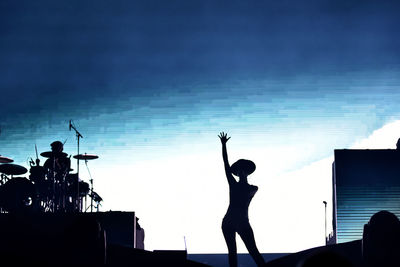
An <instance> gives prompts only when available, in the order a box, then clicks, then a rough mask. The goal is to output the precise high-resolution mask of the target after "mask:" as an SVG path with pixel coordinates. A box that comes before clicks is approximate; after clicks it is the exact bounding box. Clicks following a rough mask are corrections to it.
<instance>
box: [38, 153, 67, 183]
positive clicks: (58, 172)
mask: <svg viewBox="0 0 400 267" xmlns="http://www.w3.org/2000/svg"><path fill="white" fill-rule="evenodd" d="M70 165H71V161H70V159H69V158H67V157H65V156H64V157H63V156H60V157H57V158H55V157H51V158H49V159H47V160H46V162H45V163H44V165H43V167H44V169H45V170H46V171H47V172H48V174H49V176H48V178H50V179H53V177H54V178H55V179H56V180H62V179H63V176H64V175H65V174H66V173H67V172H68V170H69V167H70Z"/></svg>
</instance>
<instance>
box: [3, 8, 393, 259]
mask: <svg viewBox="0 0 400 267" xmlns="http://www.w3.org/2000/svg"><path fill="white" fill-rule="evenodd" d="M397 10H398V4H397V3H396V2H394V1H384V2H381V1H363V3H362V4H360V3H359V2H358V1H296V2H295V3H294V2H293V1H279V3H278V2H276V1H264V2H262V3H261V2H256V1H246V2H236V1H229V3H228V2H227V1H220V2H218V3H216V2H215V1H190V2H189V1H168V3H167V2H164V1H145V2H144V1H143V2H137V1H113V2H112V3H111V2H108V1H87V2H85V3H82V2H81V1H68V2H65V3H59V2H53V1H34V2H33V1H2V2H1V3H0V25H2V26H1V27H0V34H1V40H2V41H1V42H0V71H1V73H2V78H1V80H0V88H1V96H0V111H1V112H0V114H1V115H0V116H1V120H0V126H1V129H2V132H1V135H0V148H1V150H0V154H2V155H5V156H9V157H12V158H14V159H15V161H16V163H18V164H21V165H24V166H26V167H28V166H29V165H28V163H27V159H28V158H30V157H33V158H34V156H35V153H34V145H35V144H37V146H38V149H39V152H43V151H47V150H49V149H50V147H49V144H50V143H51V142H52V141H54V140H61V141H65V140H67V142H66V145H65V151H66V152H67V153H68V154H71V155H74V154H76V140H75V138H74V133H73V132H69V131H68V121H69V120H71V119H72V120H73V121H74V123H75V125H76V127H77V128H78V130H79V131H80V132H81V133H82V135H83V136H84V138H83V139H82V140H81V151H82V152H87V153H94V154H98V155H99V156H100V158H99V159H98V160H96V161H90V162H89V163H88V166H89V168H90V171H91V173H92V175H93V178H94V183H95V184H94V185H95V190H96V191H97V192H98V193H99V194H100V195H101V196H102V197H103V198H104V200H105V201H104V203H103V207H102V210H103V211H105V210H110V209H112V210H127V211H135V212H136V213H137V216H138V217H139V218H140V223H141V224H142V226H143V227H144V228H145V229H146V248H147V249H183V248H184V242H183V236H186V240H187V242H188V244H187V245H188V250H189V252H192V253H193V252H203V253H212V252H214V253H216V252H226V246H225V243H224V240H223V237H222V234H221V231H220V223H221V220H222V217H223V215H224V213H225V211H226V208H227V205H228V191H227V190H228V188H227V184H226V181H225V178H224V173H223V168H222V160H221V152H220V143H219V140H218V138H217V134H218V133H219V132H220V131H227V132H228V133H229V135H231V136H232V139H231V140H230V141H229V143H228V150H229V156H230V161H231V163H233V162H234V161H235V160H237V159H239V158H249V159H252V160H253V161H254V162H256V164H257V171H256V172H255V173H254V174H253V175H252V176H253V177H252V178H251V179H250V182H251V183H254V184H256V185H258V186H259V188H260V190H259V192H258V193H257V195H256V197H255V198H254V201H253V203H252V205H251V207H250V220H251V223H252V225H253V227H254V230H255V233H256V239H257V243H259V247H260V250H261V251H262V252H290V251H296V250H301V249H306V248H310V247H314V246H317V245H322V244H323V234H324V229H323V227H324V210H323V204H322V201H323V200H326V201H328V209H329V208H330V209H331V206H330V204H331V203H330V198H331V195H330V194H331V180H330V179H331V163H332V158H330V157H331V156H332V154H333V149H335V148H350V147H352V146H354V144H359V143H360V142H361V143H362V142H367V141H365V140H374V141H368V142H370V143H369V144H370V145H373V143H374V142H376V143H379V142H381V141H382V139H376V138H375V139H370V138H371V136H373V133H374V131H375V130H377V129H381V128H382V127H383V128H384V129H388V128H385V127H388V126H387V125H393V123H395V122H396V120H397V119H398V115H399V108H398V103H399V100H400V91H399V84H400V83H399V77H400V76H399V53H398V47H399V37H398V36H399V34H398V29H399V27H398V25H399V17H398V16H397ZM390 129H392V128H390ZM387 131H388V132H389V133H388V134H387V136H389V135H390V131H389V130H387ZM397 132H398V131H397ZM392 135H393V136H390V138H388V137H387V136H386V137H387V139H385V140H386V142H388V143H389V144H391V145H388V144H387V147H394V145H395V143H396V140H397V138H396V134H393V133H392ZM392 139H393V140H392ZM378 140H381V141H378ZM379 144H380V143H379ZM43 161H44V159H43V158H42V163H43ZM74 164H75V163H74ZM75 169H76V164H75ZM81 174H82V175H81V177H82V178H83V179H84V180H86V181H88V179H89V177H88V173H87V171H86V170H85V167H84V165H81ZM329 216H330V217H329ZM328 217H329V218H331V210H330V211H329V212H328ZM329 218H328V219H329ZM294 240H295V242H294ZM239 251H242V252H244V251H245V249H244V246H243V245H239Z"/></svg>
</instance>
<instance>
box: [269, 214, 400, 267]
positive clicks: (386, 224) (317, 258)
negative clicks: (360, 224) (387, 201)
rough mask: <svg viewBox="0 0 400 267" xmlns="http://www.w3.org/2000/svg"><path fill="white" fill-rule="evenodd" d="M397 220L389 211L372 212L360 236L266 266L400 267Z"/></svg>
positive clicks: (291, 256)
mask: <svg viewBox="0 0 400 267" xmlns="http://www.w3.org/2000/svg"><path fill="white" fill-rule="evenodd" d="M399 240H400V221H399V219H398V218H397V217H396V215H394V214H393V213H390V212H388V211H380V212H378V213H375V214H374V215H373V216H372V217H371V218H370V220H369V222H368V223H367V224H365V225H364V232H363V238H362V239H361V240H355V241H351V242H346V243H340V244H336V245H329V246H324V247H318V248H313V249H309V250H305V251H301V252H298V253H294V254H291V255H289V256H285V257H282V258H280V259H277V260H273V261H271V262H268V263H267V264H266V266H267V267H316V266H326V267H336V266H337V267H342V266H343V267H350V266H352V267H395V266H400V243H399Z"/></svg>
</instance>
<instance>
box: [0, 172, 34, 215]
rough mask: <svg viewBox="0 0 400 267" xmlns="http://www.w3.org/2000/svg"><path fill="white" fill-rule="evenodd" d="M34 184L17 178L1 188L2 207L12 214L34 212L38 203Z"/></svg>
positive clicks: (0, 204)
mask: <svg viewBox="0 0 400 267" xmlns="http://www.w3.org/2000/svg"><path fill="white" fill-rule="evenodd" d="M36 196H37V193H36V189H35V186H34V184H33V183H32V182H31V181H29V180H28V179H26V178H25V177H15V178H12V179H10V180H8V181H7V182H6V183H5V184H4V185H2V186H0V206H1V208H2V209H3V210H6V211H8V212H10V213H15V212H29V211H33V209H34V206H35V205H34V204H35V203H36Z"/></svg>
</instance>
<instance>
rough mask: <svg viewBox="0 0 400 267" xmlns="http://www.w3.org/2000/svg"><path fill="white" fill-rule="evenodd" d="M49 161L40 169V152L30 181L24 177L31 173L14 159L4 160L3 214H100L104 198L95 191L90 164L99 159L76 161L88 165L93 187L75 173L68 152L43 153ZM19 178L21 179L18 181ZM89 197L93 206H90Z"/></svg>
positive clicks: (0, 178)
mask: <svg viewBox="0 0 400 267" xmlns="http://www.w3.org/2000/svg"><path fill="white" fill-rule="evenodd" d="M40 155H41V156H42V157H44V158H46V162H45V163H44V165H43V166H41V165H40V160H39V157H38V153H37V149H36V162H34V161H33V160H32V159H31V160H30V169H29V177H28V178H26V177H21V176H22V175H24V174H26V173H28V170H27V169H26V168H25V167H23V166H21V165H17V164H14V163H12V162H14V161H13V159H11V158H8V157H4V156H0V212H3V213H4V212H10V213H14V212H82V211H84V212H86V211H88V210H89V209H90V211H93V209H96V210H97V211H99V206H100V203H101V202H102V200H103V199H102V198H101V197H100V196H99V194H97V193H96V192H95V191H94V190H93V179H92V177H91V174H90V171H89V168H88V167H87V162H88V161H89V160H95V159H98V158H99V157H98V156H97V155H92V154H77V155H75V156H73V158H75V159H77V160H78V161H84V162H85V164H86V167H87V169H88V171H89V175H90V185H89V183H87V182H85V181H83V180H81V179H80V178H79V173H72V171H73V169H71V168H70V163H71V161H70V156H69V157H68V155H67V154H66V153H64V152H55V151H47V152H43V153H40ZM16 176H18V177H16ZM87 197H89V198H90V205H89V206H87Z"/></svg>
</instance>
